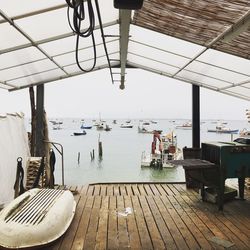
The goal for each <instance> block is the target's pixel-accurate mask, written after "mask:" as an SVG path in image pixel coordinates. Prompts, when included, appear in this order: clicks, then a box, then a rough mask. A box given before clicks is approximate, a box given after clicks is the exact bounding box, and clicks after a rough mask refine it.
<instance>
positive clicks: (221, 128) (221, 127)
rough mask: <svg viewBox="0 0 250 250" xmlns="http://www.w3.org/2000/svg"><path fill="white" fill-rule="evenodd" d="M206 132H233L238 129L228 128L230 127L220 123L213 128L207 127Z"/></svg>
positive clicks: (236, 131)
mask: <svg viewBox="0 0 250 250" xmlns="http://www.w3.org/2000/svg"><path fill="white" fill-rule="evenodd" d="M207 132H214V133H225V134H235V133H238V132H239V129H230V128H227V127H225V126H224V125H223V124H220V125H217V126H216V127H215V129H208V130H207Z"/></svg>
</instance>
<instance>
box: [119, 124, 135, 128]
mask: <svg viewBox="0 0 250 250" xmlns="http://www.w3.org/2000/svg"><path fill="white" fill-rule="evenodd" d="M120 128H133V125H132V124H129V123H125V124H121V126H120Z"/></svg>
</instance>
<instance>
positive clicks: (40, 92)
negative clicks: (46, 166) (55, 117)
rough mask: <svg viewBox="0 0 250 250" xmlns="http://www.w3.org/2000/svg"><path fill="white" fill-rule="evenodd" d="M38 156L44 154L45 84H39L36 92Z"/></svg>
mask: <svg viewBox="0 0 250 250" xmlns="http://www.w3.org/2000/svg"><path fill="white" fill-rule="evenodd" d="M36 96H37V98H36V147H35V149H36V156H37V157H43V156H44V124H43V117H44V85H43V84H41V85H38V86H37V92H36Z"/></svg>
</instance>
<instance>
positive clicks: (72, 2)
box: [66, 0, 114, 83]
mask: <svg viewBox="0 0 250 250" xmlns="http://www.w3.org/2000/svg"><path fill="white" fill-rule="evenodd" d="M66 2H67V4H68V10H67V18H68V23H69V26H70V28H71V30H72V31H73V32H74V33H75V34H76V49H75V57H76V63H77V65H78V67H79V68H80V69H81V70H82V71H83V72H90V71H92V70H93V69H94V67H95V65H96V57H97V56H96V43H95V36H94V29H95V15H94V9H93V5H92V2H91V0H85V1H84V0H66ZM95 4H96V11H97V15H98V20H99V25H100V29H101V34H102V40H103V46H104V50H105V54H106V57H107V60H108V65H109V70H110V75H111V79H112V83H114V80H113V75H112V71H111V64H110V59H109V56H108V52H107V46H106V42H105V37H104V32H103V26H102V21H101V14H100V9H99V4H98V1H97V0H95ZM70 9H72V10H73V17H72V23H71V21H70ZM87 19H88V22H89V25H88V27H87V28H84V29H83V27H82V26H83V22H87ZM90 36H91V39H92V44H93V54H94V58H93V64H92V66H91V68H90V69H84V68H83V67H82V66H81V65H80V62H79V39H80V37H83V38H87V37H90Z"/></svg>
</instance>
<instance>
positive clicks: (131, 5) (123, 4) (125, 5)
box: [114, 0, 143, 10]
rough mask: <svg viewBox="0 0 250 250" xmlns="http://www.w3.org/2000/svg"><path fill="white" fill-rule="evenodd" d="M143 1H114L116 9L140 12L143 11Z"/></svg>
mask: <svg viewBox="0 0 250 250" xmlns="http://www.w3.org/2000/svg"><path fill="white" fill-rule="evenodd" d="M142 4H143V0H114V7H115V8H116V9H125V10H138V9H141V7H142Z"/></svg>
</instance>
